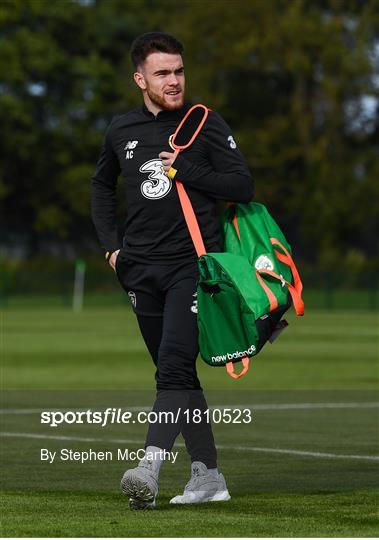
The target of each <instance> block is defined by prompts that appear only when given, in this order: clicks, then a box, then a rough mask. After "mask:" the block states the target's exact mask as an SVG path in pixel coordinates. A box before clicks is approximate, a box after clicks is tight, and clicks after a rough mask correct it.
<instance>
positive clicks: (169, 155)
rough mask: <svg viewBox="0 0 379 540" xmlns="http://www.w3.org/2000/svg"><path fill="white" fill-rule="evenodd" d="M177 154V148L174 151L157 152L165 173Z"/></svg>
mask: <svg viewBox="0 0 379 540" xmlns="http://www.w3.org/2000/svg"><path fill="white" fill-rule="evenodd" d="M178 154H179V150H175V152H161V153H160V154H159V158H160V159H161V160H162V165H163V168H164V172H165V173H166V174H167V173H168V171H169V170H170V168H171V167H172V164H173V163H174V161H175V159H176V157H177V155H178Z"/></svg>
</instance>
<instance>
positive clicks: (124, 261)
mask: <svg viewBox="0 0 379 540" xmlns="http://www.w3.org/2000/svg"><path fill="white" fill-rule="evenodd" d="M182 53H183V46H182V44H181V43H180V42H179V41H177V40H176V39H175V38H174V37H173V36H170V35H168V34H165V33H161V32H150V33H147V34H143V35H142V36H140V37H138V38H137V39H136V40H135V41H134V43H133V45H132V49H131V56H132V61H133V64H134V66H135V69H136V72H135V73H134V80H135V82H136V84H137V86H138V87H139V89H140V90H141V91H142V97H143V102H144V104H143V106H142V107H139V108H138V109H135V110H132V111H130V112H128V113H127V114H123V115H121V116H118V117H116V118H114V119H113V121H112V122H111V124H110V126H109V128H108V130H107V132H106V135H105V139H104V143H103V147H102V151H101V155H100V158H99V161H98V164H97V169H96V172H95V174H94V176H93V178H92V216H93V221H94V224H95V227H96V229H97V233H98V236H99V239H100V242H101V245H102V247H103V248H104V250H105V252H106V258H107V260H108V261H109V264H110V265H111V267H112V268H114V269H115V271H116V273H117V276H118V279H119V280H120V282H121V284H122V286H123V287H124V289H125V291H126V292H127V294H128V295H129V297H130V300H131V303H132V307H133V310H134V312H135V314H136V316H137V321H138V325H139V328H140V330H141V333H142V336H143V338H144V341H145V343H146V346H147V348H148V350H149V352H150V354H151V357H152V359H153V361H154V363H155V366H156V375H155V378H156V388H157V393H156V400H155V403H154V407H153V410H154V411H155V412H157V413H159V412H161V411H166V412H172V413H173V416H174V417H175V418H177V419H178V421H177V422H173V423H169V422H168V423H161V424H158V423H155V424H150V425H149V428H148V433H147V437H146V443H145V448H146V453H147V454H148V455H149V457H151V456H156V458H155V459H146V458H144V459H142V460H141V461H140V463H139V465H138V467H136V468H134V469H130V470H128V471H126V473H125V474H124V476H123V478H122V480H121V487H122V490H123V492H124V493H125V494H126V495H128V496H129V501H130V507H131V508H135V509H143V508H152V507H154V506H155V499H156V496H157V493H158V476H159V470H160V466H161V464H162V460H161V458H160V456H162V454H163V452H162V450H166V451H170V450H171V448H172V446H173V445H174V441H175V439H176V437H177V436H178V434H179V433H182V435H183V438H184V441H185V445H186V448H187V451H188V453H189V455H190V458H191V462H192V464H191V473H192V474H191V478H190V481H189V482H188V484H187V485H186V487H185V489H184V493H183V495H178V496H176V497H174V498H173V499H172V500H171V501H170V502H171V503H173V504H183V503H198V502H208V501H221V500H228V499H229V498H230V495H229V493H228V490H227V487H226V483H225V479H224V477H223V475H222V474H220V473H219V471H218V469H217V452H216V447H215V443H214V439H213V433H212V428H211V424H210V423H207V421H206V417H205V416H203V417H202V421H201V422H199V423H197V420H198V419H197V418H196V421H195V422H193V417H192V414H191V412H192V411H193V410H194V409H199V410H200V411H202V412H204V411H206V410H207V408H208V407H207V403H206V401H205V398H204V395H203V391H202V388H201V386H200V382H199V379H198V377H197V373H196V358H197V355H198V330H197V315H196V313H197V302H196V282H197V278H198V270H197V257H196V252H195V248H194V246H193V243H192V240H191V237H190V234H189V231H188V229H187V225H186V222H185V219H184V215H183V212H182V209H181V206H180V201H179V198H178V193H177V189H176V185H175V177H177V178H179V179H180V180H181V182H182V183H183V184H184V186H185V187H186V191H187V193H188V196H189V198H190V199H191V202H192V205H193V207H194V210H195V212H196V216H197V219H198V222H199V226H200V229H201V231H202V235H203V239H204V244H205V247H206V249H207V251H220V248H221V246H220V233H219V224H218V219H217V213H216V200H217V199H218V200H224V201H235V202H248V201H250V200H251V198H252V196H253V184H252V180H251V176H250V173H249V171H248V168H247V166H246V163H245V161H244V159H243V157H242V155H241V153H240V151H239V150H238V148H237V147H236V143H235V141H234V139H233V136H232V134H231V131H230V128H229V127H228V126H227V124H226V123H225V122H224V120H223V119H222V118H221V117H220V116H219V115H218V114H216V113H214V112H210V113H209V115H208V118H207V120H206V123H205V124H204V126H203V128H202V130H201V132H200V134H199V135H198V137H197V138H196V140H195V142H194V143H193V144H192V146H191V147H189V148H188V149H187V150H185V151H183V152H182V153H181V154H180V155H177V153H176V152H174V151H173V150H172V149H171V148H170V146H169V143H168V140H169V137H170V135H172V134H173V133H174V131H175V129H176V127H177V126H178V124H179V122H180V120H181V119H182V118H183V116H184V115H185V113H186V112H187V111H188V109H189V108H190V104H188V103H185V101H184V92H185V76H184V67H183V58H182ZM119 174H122V177H123V179H124V182H125V193H126V199H127V208H128V210H127V218H126V224H125V235H124V239H123V243H122V246H120V244H119V240H118V237H117V227H116V184H117V178H118V176H119ZM185 410H188V411H189V414H187V415H183V412H184V411H185ZM187 420H189V421H187Z"/></svg>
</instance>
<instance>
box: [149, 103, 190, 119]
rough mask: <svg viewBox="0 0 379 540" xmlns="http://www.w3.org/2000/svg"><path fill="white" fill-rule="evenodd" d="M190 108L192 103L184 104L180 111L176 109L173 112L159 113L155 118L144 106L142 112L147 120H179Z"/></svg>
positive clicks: (164, 111)
mask: <svg viewBox="0 0 379 540" xmlns="http://www.w3.org/2000/svg"><path fill="white" fill-rule="evenodd" d="M191 106H192V103H189V102H185V103H184V105H183V107H182V108H181V109H176V110H174V111H167V110H163V111H159V113H158V114H157V116H155V115H154V114H153V113H152V112H151V111H149V109H148V108H147V107H146V105H145V104H143V105H142V112H143V113H144V114H145V115H146V116H148V117H149V118H151V119H156V120H160V121H166V120H181V119H182V118H183V116H184V115H185V113H186V112H187V111H188V109H189V108H190V107H191Z"/></svg>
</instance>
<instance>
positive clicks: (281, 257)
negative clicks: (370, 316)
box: [168, 104, 304, 379]
mask: <svg viewBox="0 0 379 540" xmlns="http://www.w3.org/2000/svg"><path fill="white" fill-rule="evenodd" d="M208 112H209V109H208V108H207V107H205V106H204V105H201V104H198V105H194V106H193V107H192V108H191V109H190V110H189V111H188V112H187V113H186V115H185V116H184V118H183V119H182V120H181V122H180V124H179V125H178V127H177V129H176V131H175V133H174V134H173V135H172V136H171V137H170V140H169V144H170V146H171V147H172V148H173V149H174V150H176V151H177V152H181V151H182V150H185V149H186V148H188V147H189V146H190V145H191V144H192V143H193V141H194V140H195V138H196V136H197V135H198V133H199V132H200V130H201V128H202V126H203V125H204V122H205V121H206V118H207V116H208ZM175 175H176V171H175V169H174V168H171V169H170V170H169V171H168V176H169V177H170V178H171V179H173V178H175V182H176V187H177V191H178V195H179V199H180V203H181V206H182V209H183V213H184V217H185V220H186V223H187V226H188V229H189V232H190V235H191V238H192V241H193V243H194V246H195V249H196V253H197V255H198V257H199V259H198V265H199V273H200V279H199V284H198V289H197V307H198V326H199V348H200V354H201V356H202V358H203V360H205V362H207V363H208V364H209V365H211V366H226V369H227V371H228V373H229V375H231V376H232V377H233V378H236V379H238V378H240V377H241V376H242V375H244V374H245V373H246V371H247V370H248V368H249V359H250V357H252V356H254V355H256V354H257V353H258V352H259V351H260V350H261V348H262V347H263V345H264V344H265V343H266V342H267V341H268V340H270V341H273V340H274V339H275V338H276V337H277V336H278V335H279V333H280V332H281V331H282V330H283V329H284V328H285V327H286V326H287V322H286V321H285V320H282V316H283V314H284V313H285V312H286V311H287V309H288V308H289V307H290V305H291V302H292V303H293V305H294V307H295V310H296V313H297V314H298V315H302V314H303V312H304V303H303V301H302V298H301V291H302V284H301V280H300V277H299V274H298V271H297V270H296V266H295V264H294V262H293V260H292V256H291V248H290V246H289V245H288V243H287V241H286V239H285V237H284V235H283V233H282V232H281V230H280V228H279V227H278V225H277V224H276V222H275V221H274V219H273V218H272V217H271V216H270V214H269V213H268V212H267V210H266V208H265V207H264V206H263V205H262V204H258V203H249V204H233V205H231V206H230V207H229V208H228V209H227V211H226V213H225V215H224V217H223V227H224V239H225V246H224V251H225V252H223V253H206V250H205V246H204V242H203V239H202V235H201V231H200V228H199V224H198V222H197V218H196V214H195V212H194V210H193V208H192V204H191V201H190V199H189V197H188V195H187V192H186V190H185V189H184V186H183V184H182V183H181V182H180V179H178V178H177V177H176V176H175ZM240 361H242V363H243V369H242V371H241V373H239V374H237V373H235V372H234V363H235V362H240Z"/></svg>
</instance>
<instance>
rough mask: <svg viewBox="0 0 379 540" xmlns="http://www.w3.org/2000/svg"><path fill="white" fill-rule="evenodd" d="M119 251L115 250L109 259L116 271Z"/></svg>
mask: <svg viewBox="0 0 379 540" xmlns="http://www.w3.org/2000/svg"><path fill="white" fill-rule="evenodd" d="M119 253H120V250H119V249H118V250H117V251H114V252H113V253H112V255H111V256H110V257H109V259H108V262H109V265H110V266H111V267H112V268H113V270H114V271H116V259H117V256H118V254H119Z"/></svg>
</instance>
